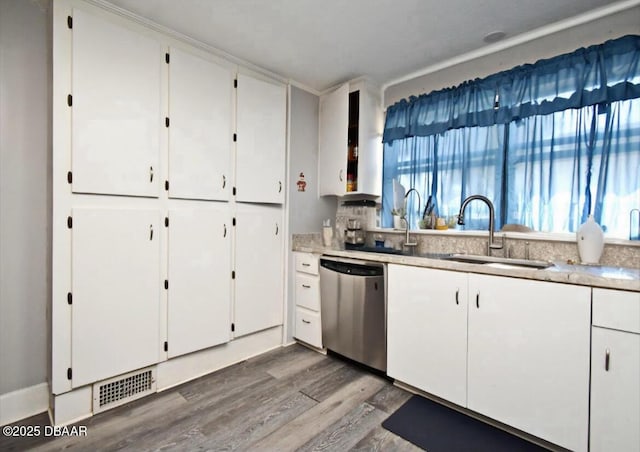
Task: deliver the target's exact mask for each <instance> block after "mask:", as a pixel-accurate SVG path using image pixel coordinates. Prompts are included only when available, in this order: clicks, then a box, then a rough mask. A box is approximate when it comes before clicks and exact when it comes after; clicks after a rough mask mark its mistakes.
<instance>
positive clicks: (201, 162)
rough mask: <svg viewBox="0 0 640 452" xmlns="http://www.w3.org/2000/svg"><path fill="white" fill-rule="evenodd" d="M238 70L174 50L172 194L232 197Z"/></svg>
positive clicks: (171, 70)
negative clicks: (236, 73) (231, 164)
mask: <svg viewBox="0 0 640 452" xmlns="http://www.w3.org/2000/svg"><path fill="white" fill-rule="evenodd" d="M234 72H235V71H234V68H233V66H231V65H222V64H218V63H214V62H213V61H211V60H208V59H205V58H202V57H200V56H196V55H195V54H192V53H189V52H187V51H184V50H182V49H180V48H175V47H174V48H171V49H170V63H169V118H170V127H169V196H170V197H171V198H190V199H204V200H227V199H228V198H229V193H230V190H229V187H230V186H231V177H230V158H231V148H232V144H233V131H232V126H231V118H232V114H233V101H234V92H233V78H234Z"/></svg>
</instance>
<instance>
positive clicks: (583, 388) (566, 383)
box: [467, 274, 591, 451]
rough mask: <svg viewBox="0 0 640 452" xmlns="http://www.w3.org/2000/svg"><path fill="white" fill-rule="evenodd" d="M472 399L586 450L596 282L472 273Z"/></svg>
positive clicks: (475, 406)
mask: <svg viewBox="0 0 640 452" xmlns="http://www.w3.org/2000/svg"><path fill="white" fill-rule="evenodd" d="M468 318H469V329H468V364H467V365H468V374H467V383H468V389H467V406H468V408H469V409H471V410H473V411H476V412H478V413H481V414H484V415H485V416H488V417H491V418H493V419H496V420H499V421H500V422H504V423H506V424H508V425H511V426H513V427H515V428H518V429H521V430H524V431H526V432H528V433H530V434H532V435H534V436H538V437H540V438H542V439H545V440H547V441H550V442H552V443H554V444H558V445H560V446H563V447H566V448H568V449H571V450H574V451H585V450H587V443H588V423H589V416H588V415H589V355H590V353H589V343H590V324H591V303H590V288H588V287H579V286H572V285H564V284H555V283H547V282H540V281H530V280H522V279H514V278H505V277H496V276H487V275H478V274H470V275H469V317H468Z"/></svg>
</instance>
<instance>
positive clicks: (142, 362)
mask: <svg viewBox="0 0 640 452" xmlns="http://www.w3.org/2000/svg"><path fill="white" fill-rule="evenodd" d="M72 218H73V228H72V230H71V241H72V245H71V247H72V252H71V268H72V281H71V286H72V296H73V304H72V306H71V313H72V314H71V325H72V328H71V338H72V339H71V363H72V369H73V379H72V385H73V387H79V386H82V385H85V384H87V383H92V382H95V381H98V380H102V379H105V378H108V377H112V376H115V375H119V374H122V373H124V372H129V371H131V370H133V369H139V368H141V367H144V366H148V365H151V364H155V363H157V362H158V361H159V359H160V331H159V330H160V285H161V279H160V231H161V228H160V214H159V212H158V211H157V210H154V209H91V208H86V209H85V208H79V209H73V213H72Z"/></svg>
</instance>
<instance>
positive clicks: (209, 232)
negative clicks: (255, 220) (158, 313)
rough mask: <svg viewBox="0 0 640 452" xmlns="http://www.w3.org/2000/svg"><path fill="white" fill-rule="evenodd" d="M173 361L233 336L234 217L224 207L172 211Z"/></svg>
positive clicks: (170, 317)
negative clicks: (232, 252) (232, 218)
mask: <svg viewBox="0 0 640 452" xmlns="http://www.w3.org/2000/svg"><path fill="white" fill-rule="evenodd" d="M168 218H169V247H168V249H169V278H168V320H167V322H168V352H169V357H170V358H171V357H174V356H178V355H182V354H185V353H190V352H193V351H196V350H201V349H204V348H208V347H213V346H215V345H218V344H222V343H225V342H228V341H229V340H230V338H231V231H232V227H231V213H230V211H229V207H228V205H227V204H226V203H203V205H202V206H199V207H189V208H178V209H173V210H170V211H169V217H168Z"/></svg>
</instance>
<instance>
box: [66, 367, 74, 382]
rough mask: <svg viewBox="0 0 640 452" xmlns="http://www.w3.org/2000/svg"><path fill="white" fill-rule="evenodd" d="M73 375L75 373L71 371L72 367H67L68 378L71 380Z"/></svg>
mask: <svg viewBox="0 0 640 452" xmlns="http://www.w3.org/2000/svg"><path fill="white" fill-rule="evenodd" d="M72 375H73V373H72V372H71V367H69V368H68V369H67V380H71V376H72Z"/></svg>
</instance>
